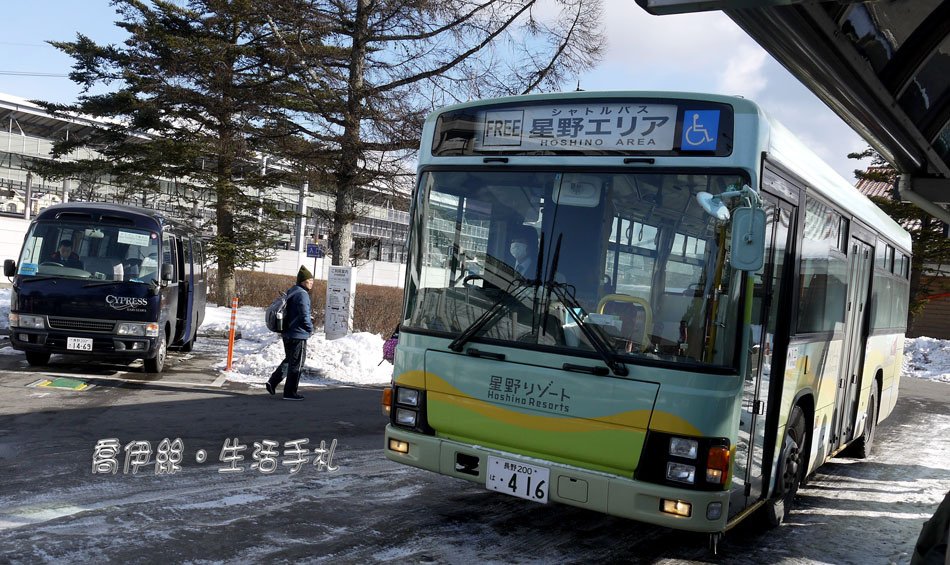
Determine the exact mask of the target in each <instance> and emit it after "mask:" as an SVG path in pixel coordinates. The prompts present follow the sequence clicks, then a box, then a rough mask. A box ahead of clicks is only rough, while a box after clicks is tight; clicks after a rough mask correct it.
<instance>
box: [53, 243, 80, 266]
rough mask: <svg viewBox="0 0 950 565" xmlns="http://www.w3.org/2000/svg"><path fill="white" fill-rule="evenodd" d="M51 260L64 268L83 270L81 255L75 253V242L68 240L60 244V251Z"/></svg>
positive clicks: (55, 252) (54, 253)
mask: <svg viewBox="0 0 950 565" xmlns="http://www.w3.org/2000/svg"><path fill="white" fill-rule="evenodd" d="M49 260H50V261H51V262H53V263H59V264H60V265H62V266H64V267H73V268H75V269H82V261H80V260H79V255H76V254H75V253H73V242H72V241H70V240H68V239H64V240H62V241H60V242H59V250H58V251H54V252H53V254H52V255H50V258H49Z"/></svg>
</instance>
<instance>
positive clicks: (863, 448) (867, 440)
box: [850, 387, 877, 459]
mask: <svg viewBox="0 0 950 565" xmlns="http://www.w3.org/2000/svg"><path fill="white" fill-rule="evenodd" d="M876 429H877V390H876V387H875V388H872V389H871V396H869V397H868V416H867V423H866V424H865V425H864V433H863V434H861V437H859V438H858V439H857V440H855V442H854V443H853V444H852V445H851V450H850V451H851V455H852V456H853V457H855V458H856V459H867V457H868V456H869V455H871V447H872V446H873V445H874V432H875V430H876Z"/></svg>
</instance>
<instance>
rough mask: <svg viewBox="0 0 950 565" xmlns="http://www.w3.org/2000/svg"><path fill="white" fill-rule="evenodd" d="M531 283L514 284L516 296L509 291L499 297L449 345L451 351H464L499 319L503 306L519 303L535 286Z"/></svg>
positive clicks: (521, 281) (520, 280)
mask: <svg viewBox="0 0 950 565" xmlns="http://www.w3.org/2000/svg"><path fill="white" fill-rule="evenodd" d="M530 282H531V281H525V280H523V279H517V280H515V281H513V282H512V284H513V285H515V288H516V289H517V291H516V292H515V293H514V294H511V293H509V292H508V291H507V290H506V291H505V293H504V294H502V295H501V296H499V297H498V300H496V301H495V302H494V303H493V304H492V305H491V306H490V307H489V308H488V310H485V313H484V314H482V315H481V316H479V317H478V319H477V320H475V321H474V322H472V325H470V326H469V327H467V328H465V331H464V332H462V335H460V336H458V337H457V338H455V339H454V340H452V343H450V344H449V349H451V350H452V351H462V347H463V346H464V345H465V344H466V343H468V341H469V340H470V339H472V337H474V336H475V334H477V333H478V332H479V331H481V330H482V328H484V327H485V326H487V325H488V324H489V323H490V322H494V320H495V318H497V317H498V314H499V313H501V311H502V310H504V308H503V306H506V305H507V304H510V303H512V302H515V303H517V300H518V299H519V298H521V295H522V294H524V291H525V289H528V288H533V287H534V285H532V284H529V283H530Z"/></svg>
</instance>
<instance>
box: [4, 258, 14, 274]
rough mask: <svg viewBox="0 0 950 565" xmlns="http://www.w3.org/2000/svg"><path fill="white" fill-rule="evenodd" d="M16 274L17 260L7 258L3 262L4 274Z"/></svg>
mask: <svg viewBox="0 0 950 565" xmlns="http://www.w3.org/2000/svg"><path fill="white" fill-rule="evenodd" d="M14 275H16V261H14V260H13V259H7V260H6V261H4V262H3V276H5V277H12V276H14Z"/></svg>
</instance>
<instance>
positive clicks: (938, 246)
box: [848, 147, 950, 328]
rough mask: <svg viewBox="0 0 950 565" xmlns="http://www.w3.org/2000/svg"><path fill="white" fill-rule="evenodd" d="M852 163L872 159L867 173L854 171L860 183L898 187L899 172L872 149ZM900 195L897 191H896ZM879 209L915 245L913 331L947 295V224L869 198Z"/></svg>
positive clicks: (949, 245) (896, 202) (911, 207)
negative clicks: (940, 295) (933, 303)
mask: <svg viewBox="0 0 950 565" xmlns="http://www.w3.org/2000/svg"><path fill="white" fill-rule="evenodd" d="M848 157H849V158H851V159H865V158H868V157H870V158H871V166H870V167H869V168H868V169H867V170H865V171H861V170H855V171H854V174H855V176H856V177H857V178H858V179H859V180H866V181H870V182H886V183H889V184H891V185H892V186H895V187H896V183H897V171H895V170H894V169H893V167H891V166H890V164H888V163H887V161H885V160H884V158H883V157H881V155H880V154H879V153H878V152H877V151H875V150H874V149H873V148H871V147H868V148H867V149H865V150H864V151H862V152H861V153H850V154H848ZM893 193H894V195H897V190H896V189H895V190H894V191H893ZM870 199H871V201H872V202H874V204H876V205H877V206H878V207H879V208H881V209H882V210H884V212H885V213H887V215H888V216H890V217H891V218H893V219H894V221H895V222H897V223H898V224H900V225H901V226H903V227H904V229H905V230H907V231H908V232H910V236H911V240H912V242H913V260H912V261H911V271H910V306H909V308H908V313H907V327H908V328H912V327H913V322H914V317H915V316H917V315H918V314H919V313H920V311H921V310H922V309H923V308H924V306H925V305H926V304H927V302H929V301H930V299H931V297H932V296H934V295H936V294H938V293H943V292H947V290H950V289H947V288H946V277H945V276H940V271H941V270H943V268H944V267H945V266H947V265H950V238H948V235H950V234H948V230H947V224H945V223H943V222H942V221H940V220H938V219H937V218H934V217H933V216H931V215H930V214H928V213H927V212H925V211H924V210H922V209H920V208H918V207H917V206H915V205H913V204H911V203H910V202H901V201H900V200H899V199H898V198H897V197H896V196H895V197H893V198H884V197H880V196H872V197H870Z"/></svg>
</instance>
